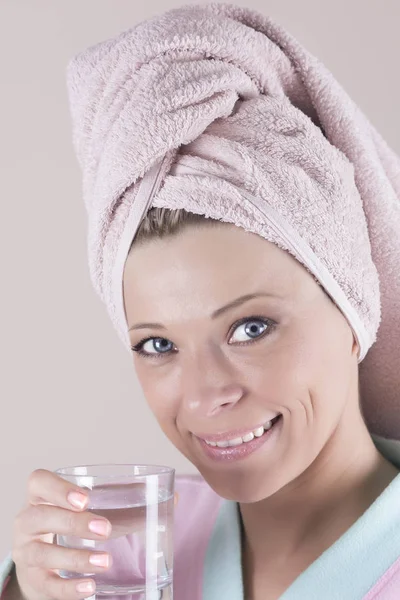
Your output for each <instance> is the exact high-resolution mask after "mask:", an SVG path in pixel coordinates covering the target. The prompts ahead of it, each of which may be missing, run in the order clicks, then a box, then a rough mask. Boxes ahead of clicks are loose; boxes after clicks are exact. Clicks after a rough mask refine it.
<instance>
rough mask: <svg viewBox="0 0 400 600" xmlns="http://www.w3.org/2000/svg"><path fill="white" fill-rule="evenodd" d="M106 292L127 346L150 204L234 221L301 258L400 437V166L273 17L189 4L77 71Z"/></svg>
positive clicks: (77, 64) (86, 182)
mask: <svg viewBox="0 0 400 600" xmlns="http://www.w3.org/2000/svg"><path fill="white" fill-rule="evenodd" d="M67 84H68V94H69V101H70V110H71V117H72V127H73V142H74V147H75V150H76V154H77V157H78V160H79V164H80V166H81V169H82V175H83V197H84V200H85V204H86V208H87V212H88V225H89V234H88V254H89V267H90V274H91V278H92V282H93V285H94V287H95V289H96V291H97V293H98V294H99V295H100V297H101V299H102V300H103V301H104V303H105V304H106V306H107V309H108V312H109V314H110V317H111V319H112V321H113V323H114V326H115V327H116V329H117V331H118V333H119V335H120V337H121V339H122V341H123V342H124V343H125V344H126V346H127V348H129V347H130V343H129V338H128V333H127V324H126V319H125V312H124V304H123V295H122V277H123V268H124V264H125V261H126V258H127V254H128V251H129V248H130V245H131V243H132V241H133V239H134V236H135V233H136V231H137V228H138V226H139V224H140V222H141V220H142V218H143V216H144V215H145V214H146V212H147V210H148V209H149V208H150V207H151V206H165V207H168V208H173V209H174V208H184V209H186V210H189V211H191V212H195V213H199V214H204V215H206V216H208V217H213V218H216V219H220V220H222V221H226V222H230V223H235V224H236V225H238V226H241V227H243V228H245V229H246V230H248V231H252V232H254V233H257V234H259V235H261V236H263V237H264V238H265V239H268V240H269V241H272V242H274V243H276V244H277V245H279V246H280V247H281V248H283V249H284V250H286V251H288V252H290V253H291V254H292V255H293V256H294V257H295V258H296V259H297V260H299V261H300V262H301V263H302V264H303V265H304V267H305V268H307V269H308V270H309V271H310V272H311V273H312V274H313V275H314V277H315V278H316V279H317V280H318V281H319V282H320V283H321V285H323V287H324V288H325V290H326V291H327V293H328V294H329V295H330V296H331V297H332V299H333V300H334V302H335V303H336V304H337V306H338V308H339V309H340V310H341V311H342V312H343V314H344V315H345V317H346V318H347V320H348V322H349V325H350V327H351V328H352V330H353V332H354V335H355V337H356V338H357V340H358V343H359V345H360V355H359V363H360V365H359V369H360V390H361V397H362V404H363V412H364V416H365V419H366V422H367V425H368V427H369V430H370V431H371V432H372V433H375V434H378V435H382V436H384V437H390V438H395V439H400V400H399V392H400V353H399V350H398V341H399V340H400V300H399V298H400V275H399V264H400V199H399V196H400V159H399V157H398V156H397V155H396V154H395V153H394V151H393V150H392V149H391V148H390V147H389V146H388V144H387V143H386V142H385V140H384V139H383V138H382V136H381V135H380V134H379V133H378V131H377V130H376V129H375V128H374V126H373V125H372V124H371V123H370V121H369V120H368V119H367V117H366V116H365V115H364V114H363V112H362V111H361V110H360V109H359V107H358V106H357V105H356V104H355V103H354V101H353V100H352V99H351V98H350V97H349V95H348V94H347V93H346V91H345V90H344V89H343V88H342V87H341V86H340V84H339V83H338V82H337V81H336V79H335V78H334V77H333V75H332V74H331V73H330V72H329V71H328V69H327V68H326V67H325V66H324V65H323V64H322V63H321V62H320V61H319V60H318V59H317V58H316V57H315V56H313V55H312V54H311V53H309V52H308V51H307V50H306V49H305V48H303V47H302V45H301V44H300V43H299V42H298V41H297V40H296V39H295V38H294V37H292V36H291V35H290V34H289V33H288V32H286V31H285V30H284V29H283V28H282V27H280V26H279V25H278V24H277V23H276V22H274V20H273V19H271V18H270V17H266V16H264V15H262V14H260V13H259V12H256V11H254V10H252V9H249V8H245V7H240V6H237V5H233V4H229V3H222V4H221V3H210V4H201V5H184V6H182V7H180V8H175V9H172V10H169V11H167V12H165V13H164V14H161V15H157V16H155V17H153V18H151V19H147V20H146V21H143V22H141V23H139V24H137V25H136V26H135V27H133V28H131V29H128V30H127V31H125V32H123V33H122V34H120V35H118V36H117V37H115V38H113V39H109V40H106V41H104V42H101V43H98V44H96V45H95V46H92V47H90V48H88V49H86V50H84V51H83V52H81V53H79V54H78V55H76V56H75V57H73V58H72V59H71V61H70V62H69V64H68V68H67Z"/></svg>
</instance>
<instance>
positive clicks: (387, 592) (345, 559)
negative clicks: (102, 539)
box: [0, 434, 400, 600]
mask: <svg viewBox="0 0 400 600" xmlns="http://www.w3.org/2000/svg"><path fill="white" fill-rule="evenodd" d="M372 439H373V441H374V443H375V446H376V447H377V448H378V450H379V451H380V452H381V453H382V454H383V455H384V456H385V457H386V458H387V459H388V460H389V461H391V462H392V463H393V464H394V465H395V466H396V467H397V468H398V469H399V470H400V441H397V440H388V439H386V438H383V437H381V436H377V435H373V434H372ZM176 490H177V491H178V493H179V502H178V505H177V507H176V509H175V521H174V574H173V581H174V600H245V599H244V592H243V580H242V571H241V528H240V514H239V506H238V504H237V503H236V502H233V501H230V500H225V499H223V498H221V497H220V496H218V495H217V494H216V493H215V492H214V491H213V490H212V489H211V488H210V487H209V486H208V484H207V483H206V482H205V481H204V480H203V479H202V478H201V477H200V476H197V475H193V476H177V478H176ZM260 527H262V524H261V523H260ZM13 566H14V563H13V560H12V558H11V552H10V553H9V554H8V555H7V556H6V557H5V558H4V560H3V561H2V563H0V591H1V596H2V595H3V592H4V589H5V587H6V585H7V583H8V582H9V580H10V573H11V570H12V568H13ZM399 599H400V473H399V474H398V475H397V476H396V477H395V478H394V479H393V480H392V482H391V483H390V484H389V485H388V486H387V487H386V489H385V490H384V491H383V492H382V493H381V494H380V496H379V497H378V498H377V499H376V500H375V501H374V502H373V504H371V505H370V507H369V508H368V509H367V510H366V511H365V512H364V513H363V514H362V515H361V517H359V519H358V520H357V521H356V522H355V523H354V524H353V525H352V526H351V527H350V528H349V529H348V530H347V531H346V532H345V533H344V534H343V535H342V536H341V537H340V538H339V539H338V540H336V542H334V543H333V544H332V545H331V546H330V547H329V548H328V549H327V550H325V551H324V552H323V553H322V554H321V555H320V556H319V557H318V558H317V559H316V560H315V561H314V562H313V563H312V564H311V565H310V566H309V567H307V568H306V569H305V570H304V571H303V572H302V573H301V574H300V575H299V576H298V577H297V578H296V579H295V580H294V581H293V583H292V584H291V585H290V586H289V587H288V588H287V589H286V591H285V592H284V593H283V594H282V595H281V596H280V599H279V600H399Z"/></svg>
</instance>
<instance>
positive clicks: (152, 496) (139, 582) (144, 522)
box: [54, 464, 175, 600]
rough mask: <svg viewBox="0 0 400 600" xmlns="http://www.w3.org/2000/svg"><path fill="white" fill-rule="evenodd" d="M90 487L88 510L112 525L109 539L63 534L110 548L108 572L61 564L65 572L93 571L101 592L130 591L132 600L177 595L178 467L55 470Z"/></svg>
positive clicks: (76, 543) (74, 543)
mask: <svg viewBox="0 0 400 600" xmlns="http://www.w3.org/2000/svg"><path fill="white" fill-rule="evenodd" d="M54 472H55V473H56V474H57V475H59V476H60V477H62V478H63V479H66V480H68V481H70V482H71V483H74V484H75V485H78V486H80V487H82V488H84V489H85V491H86V493H87V494H88V496H89V503H88V507H87V510H88V511H89V512H93V513H95V514H96V515H99V516H103V517H105V518H106V519H108V520H109V521H110V523H111V525H112V532H111V535H110V536H109V537H108V538H107V540H106V541H104V542H101V541H94V540H89V539H83V538H78V537H75V536H71V535H57V544H59V545H60V546H65V547H67V548H78V549H90V550H95V551H100V550H102V551H105V552H108V553H109V554H111V556H112V564H111V566H110V567H109V568H108V569H106V570H105V571H104V573H74V572H71V571H64V570H60V571H59V574H60V576H61V577H67V578H78V577H79V578H81V577H87V576H88V577H91V578H92V579H94V581H95V582H96V595H100V596H102V595H104V596H114V595H115V596H121V595H130V596H132V600H160V599H161V598H162V600H172V598H173V591H172V573H173V513H174V480H175V470H174V469H172V468H170V467H161V466H150V465H125V464H122V465H121V464H106V465H82V466H74V467H64V468H60V469H57V470H55V471H54Z"/></svg>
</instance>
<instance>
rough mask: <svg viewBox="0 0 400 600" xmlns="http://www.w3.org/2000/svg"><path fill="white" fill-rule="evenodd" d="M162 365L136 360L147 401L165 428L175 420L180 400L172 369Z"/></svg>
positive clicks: (138, 374)
mask: <svg viewBox="0 0 400 600" xmlns="http://www.w3.org/2000/svg"><path fill="white" fill-rule="evenodd" d="M162 367H163V366H162V365H161V366H160V367H159V366H157V365H156V366H155V367H152V366H151V365H150V366H147V365H146V364H143V361H141V360H140V359H137V360H136V361H135V371H136V374H137V377H138V379H139V382H140V385H141V387H142V390H143V394H144V396H145V399H146V402H147V404H148V405H149V408H150V410H151V411H152V413H153V414H154V416H155V417H156V419H157V421H158V422H159V423H160V425H161V426H162V428H164V426H165V424H168V423H174V422H175V419H176V416H177V412H178V409H179V400H178V393H177V389H178V388H177V382H176V381H175V380H174V378H173V376H172V374H171V372H170V369H168V367H167V368H166V369H163V368H162Z"/></svg>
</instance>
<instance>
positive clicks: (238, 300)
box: [128, 293, 280, 331]
mask: <svg viewBox="0 0 400 600" xmlns="http://www.w3.org/2000/svg"><path fill="white" fill-rule="evenodd" d="M266 296H267V297H271V298H279V297H280V296H278V295H277V294H272V293H268V294H267V293H258V294H246V295H245V296H240V297H239V298H236V300H233V301H232V302H229V303H228V304H225V306H222V307H221V308H217V310H215V311H214V312H213V313H211V319H217V318H218V317H219V316H221V315H222V314H224V313H225V312H226V311H228V310H231V309H232V308H236V307H237V306H240V305H241V304H244V302H248V301H249V300H254V298H260V297H266ZM134 329H166V327H165V326H164V325H162V324H161V323H138V324H137V325H132V327H130V328H129V329H128V331H132V330H134Z"/></svg>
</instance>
